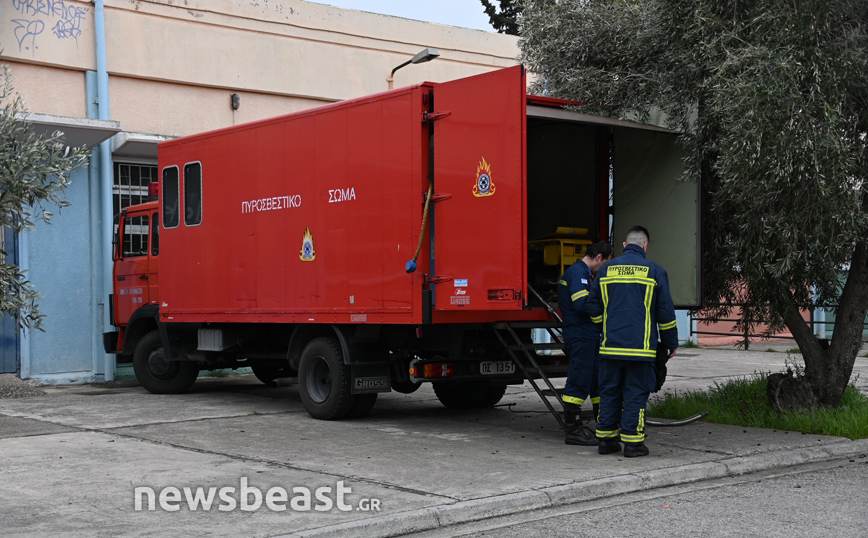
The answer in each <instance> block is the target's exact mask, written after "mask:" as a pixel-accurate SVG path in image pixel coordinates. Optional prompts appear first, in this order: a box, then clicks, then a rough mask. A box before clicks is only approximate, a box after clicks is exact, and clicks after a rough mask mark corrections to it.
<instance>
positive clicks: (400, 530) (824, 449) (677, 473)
mask: <svg viewBox="0 0 868 538" xmlns="http://www.w3.org/2000/svg"><path fill="white" fill-rule="evenodd" d="M864 454H868V439H861V440H858V441H847V442H841V443H833V444H829V445H822V446H816V447H808V448H798V449H793V450H779V451H776V452H767V453H763V454H754V455H750V456H738V457H734V458H727V459H723V460H720V461H712V462H706V463H696V464H690V465H682V466H678V467H670V468H668V469H655V470H651V471H644V472H640V473H634V474H627V475H620V476H613V477H609V478H600V479H597V480H588V481H585V482H577V483H573V484H566V485H563V486H552V487H548V488H541V489H535V490H529V491H522V492H519V493H510V494H507V495H497V496H494V497H485V498H482V499H473V500H470V501H459V502H456V503H453V504H445V505H440V506H434V507H431V508H423V509H419V510H411V511H407V512H399V513H396V514H386V515H382V516H374V517H370V518H367V519H362V520H357V521H349V522H346V523H341V524H339V525H329V526H325V527H318V528H315V529H309V530H306V531H300V532H296V533H292V534H286V535H283V536H282V537H281V538H313V537H319V536H335V535H337V536H342V537H343V536H345V537H359V538H390V537H394V536H402V535H406V534H412V533H417V532H423V531H430V530H434V529H438V528H440V527H447V526H449V525H455V524H458V523H468V522H471V521H480V520H483V519H489V518H493V517H498V516H504V515H508V514H515V513H518V512H527V511H531V510H539V509H543V508H552V507H557V506H564V505H568V504H576V503H580V502H583V501H589V500H594V499H602V498H606V497H613V496H616V495H623V494H626V493H635V492H638V491H646V490H652V489H657V488H664V487H668V486H676V485H681V484H690V483H692V482H700V481H703V480H712V479H716V478H724V477H727V476H739V475H743V474H749V473H754V472H758V471H768V470H772V469H779V468H783V467H792V466H796V465H804V464H807V463H815V462H819V461H827V460H834V459H839V458H846V457H851V456H859V455H864Z"/></svg>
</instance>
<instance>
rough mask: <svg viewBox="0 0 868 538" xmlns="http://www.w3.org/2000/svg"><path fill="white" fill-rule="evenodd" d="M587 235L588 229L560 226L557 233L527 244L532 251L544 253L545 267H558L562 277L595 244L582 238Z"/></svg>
mask: <svg viewBox="0 0 868 538" xmlns="http://www.w3.org/2000/svg"><path fill="white" fill-rule="evenodd" d="M587 234H588V229H587V228H569V227H565V226H558V229H557V230H556V231H555V233H553V234H548V235H544V236H542V237H539V238H537V239H534V240H532V241H528V242H527V244H528V248H529V249H530V250H532V251H533V250H536V251H542V258H543V265H546V266H551V267H557V268H558V276H560V275H562V274H564V271H565V270H566V268H567V267H569V266H571V265H572V264H574V263H576V261H577V260H581V259H582V258H583V257H584V256H585V251H586V250H587V249H588V245H591V244H592V243H593V241H591V240H589V239H582V238H581V237H582V236H585V235H587Z"/></svg>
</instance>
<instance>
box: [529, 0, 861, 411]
mask: <svg viewBox="0 0 868 538" xmlns="http://www.w3.org/2000/svg"><path fill="white" fill-rule="evenodd" d="M519 21H520V28H521V31H520V33H521V36H522V40H521V50H522V61H523V62H524V63H525V65H526V66H527V67H528V68H529V70H530V71H532V72H536V73H537V74H538V76H539V77H538V79H537V82H536V83H535V86H534V88H533V91H536V92H545V93H547V94H548V95H552V96H555V97H563V98H568V99H574V100H578V101H581V102H583V103H585V104H586V105H584V106H583V107H580V108H583V111H584V112H588V113H591V114H602V115H609V116H614V117H620V118H630V119H639V120H643V119H647V117H648V115H649V113H651V112H655V113H657V112H662V113H663V115H662V117H665V118H666V125H667V126H669V127H671V128H673V129H676V130H678V131H679V132H680V133H681V134H680V136H679V141H680V143H681V144H682V146H683V148H684V149H685V154H686V163H685V164H686V166H685V173H684V177H683V178H682V179H683V180H684V181H701V182H702V186H703V189H704V190H703V192H704V197H705V200H706V204H705V213H704V222H703V232H704V243H705V259H704V263H703V265H704V270H705V280H704V294H705V299H706V304H708V305H720V306H714V307H712V308H710V313H711V314H712V315H713V316H715V317H717V318H721V317H725V316H726V315H727V314H728V312H729V311H730V309H731V308H732V305H733V304H744V305H745V306H744V307H742V308H743V312H742V318H741V319H742V322H741V325H742V326H741V328H745V326H746V328H752V327H753V326H754V324H756V323H757V321H758V320H762V319H765V320H770V321H771V330H776V329H779V328H783V327H784V326H786V327H787V328H788V329H789V330H790V331H791V332H792V334H793V336H794V337H795V340H796V342H797V343H798V346H799V348H800V350H801V352H802V356H803V358H804V361H805V365H804V373H803V376H802V377H800V379H801V382H802V384H803V385H808V386H809V387H810V389H811V391H808V394H809V395H808V396H806V397H804V400H807V401H803V402H802V403H803V404H804V405H805V406H812V405H815V404H821V405H826V406H829V405H835V404H836V403H837V402H838V401H839V400H840V398H841V395H842V394H843V391H844V390H845V388H846V386H847V384H848V382H849V380H850V376H851V374H852V370H853V364H854V361H855V357H856V355H857V353H858V352H859V349H860V347H861V344H862V341H861V340H862V331H863V325H862V324H863V320H864V319H865V315H866V311H868V194H866V193H868V185H866V177H868V174H866V172H868V151H866V149H868V148H866V145H868V140H866V133H868V2H865V1H864V0H753V1H750V2H746V1H743V0H742V1H738V0H678V1H675V0H560V1H559V2H557V3H552V2H551V1H549V0H524V2H523V11H522V16H521V17H520V18H519ZM842 272H843V273H844V274H846V277H845V278H844V279H843V280H842ZM814 307H834V308H836V314H837V318H836V325H835V328H834V334H833V336H832V338H831V340H830V342H825V341H820V340H818V339H817V338H816V336H815V334H814V332H813V330H812V327H811V326H810V325H809V324H808V323H806V322H805V321H804V319H803V317H802V315H801V312H802V311H804V309H809V308H814ZM827 344H828V345H827Z"/></svg>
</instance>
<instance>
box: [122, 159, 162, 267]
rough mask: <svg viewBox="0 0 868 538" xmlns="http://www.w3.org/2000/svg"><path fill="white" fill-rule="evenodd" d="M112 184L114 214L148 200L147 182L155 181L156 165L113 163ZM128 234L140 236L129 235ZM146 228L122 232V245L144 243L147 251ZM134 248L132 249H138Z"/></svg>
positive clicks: (135, 228)
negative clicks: (132, 235)
mask: <svg viewBox="0 0 868 538" xmlns="http://www.w3.org/2000/svg"><path fill="white" fill-rule="evenodd" d="M114 169H115V170H114V172H115V173H114V185H113V186H112V202H113V205H114V214H115V215H117V214H119V213H120V212H121V210H122V209H124V208H127V207H129V206H131V205H136V204H141V203H142V202H146V201H147V200H148V184H149V183H150V182H152V181H157V166H156V165H150V164H140V163H123V162H115V163H114ZM134 230H135V231H134ZM115 232H117V219H115ZM130 234H135V235H141V236H142V237H135V238H133V237H131V236H130ZM147 244H148V230H147V226H145V227H144V228H143V229H141V228H139V227H133V228H129V229H128V230H125V233H124V246H125V249H124V250H126V246H128V245H129V246H133V245H135V246H137V247H139V248H140V246H141V245H145V247H144V248H145V251H146V253H147ZM139 248H136V249H134V250H139Z"/></svg>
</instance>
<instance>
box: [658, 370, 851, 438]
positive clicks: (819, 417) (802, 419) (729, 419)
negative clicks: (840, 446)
mask: <svg viewBox="0 0 868 538" xmlns="http://www.w3.org/2000/svg"><path fill="white" fill-rule="evenodd" d="M702 411H708V417H706V418H705V420H706V421H707V422H714V423H717V424H732V425H734V426H746V427H751V428H766V429H774V430H787V431H796V432H802V433H808V434H818V435H834V436H838V437H846V438H848V439H868V397H866V396H865V395H864V394H862V393H861V392H859V390H858V389H857V388H856V387H854V386H853V385H850V386H848V387H847V390H845V391H844V396H843V397H842V398H841V402H840V403H839V404H838V406H837V407H834V408H831V409H819V410H816V411H809V412H797V411H791V412H786V413H778V412H776V411H775V410H774V409H772V406H771V404H769V401H768V398H767V397H766V375H765V374H759V375H756V376H753V377H750V378H740V379H734V380H730V381H727V382H726V383H724V384H722V385H720V384H715V387H714V388H713V389H710V390H709V391H708V392H703V391H688V392H686V393H681V394H672V393H666V394H665V395H664V396H663V398H662V399H660V400H658V401H656V402H654V403H653V404H651V406H650V407H649V410H648V415H649V416H652V417H658V418H668V419H682V418H684V417H688V416H691V415H695V414H696V413H700V412H702Z"/></svg>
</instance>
